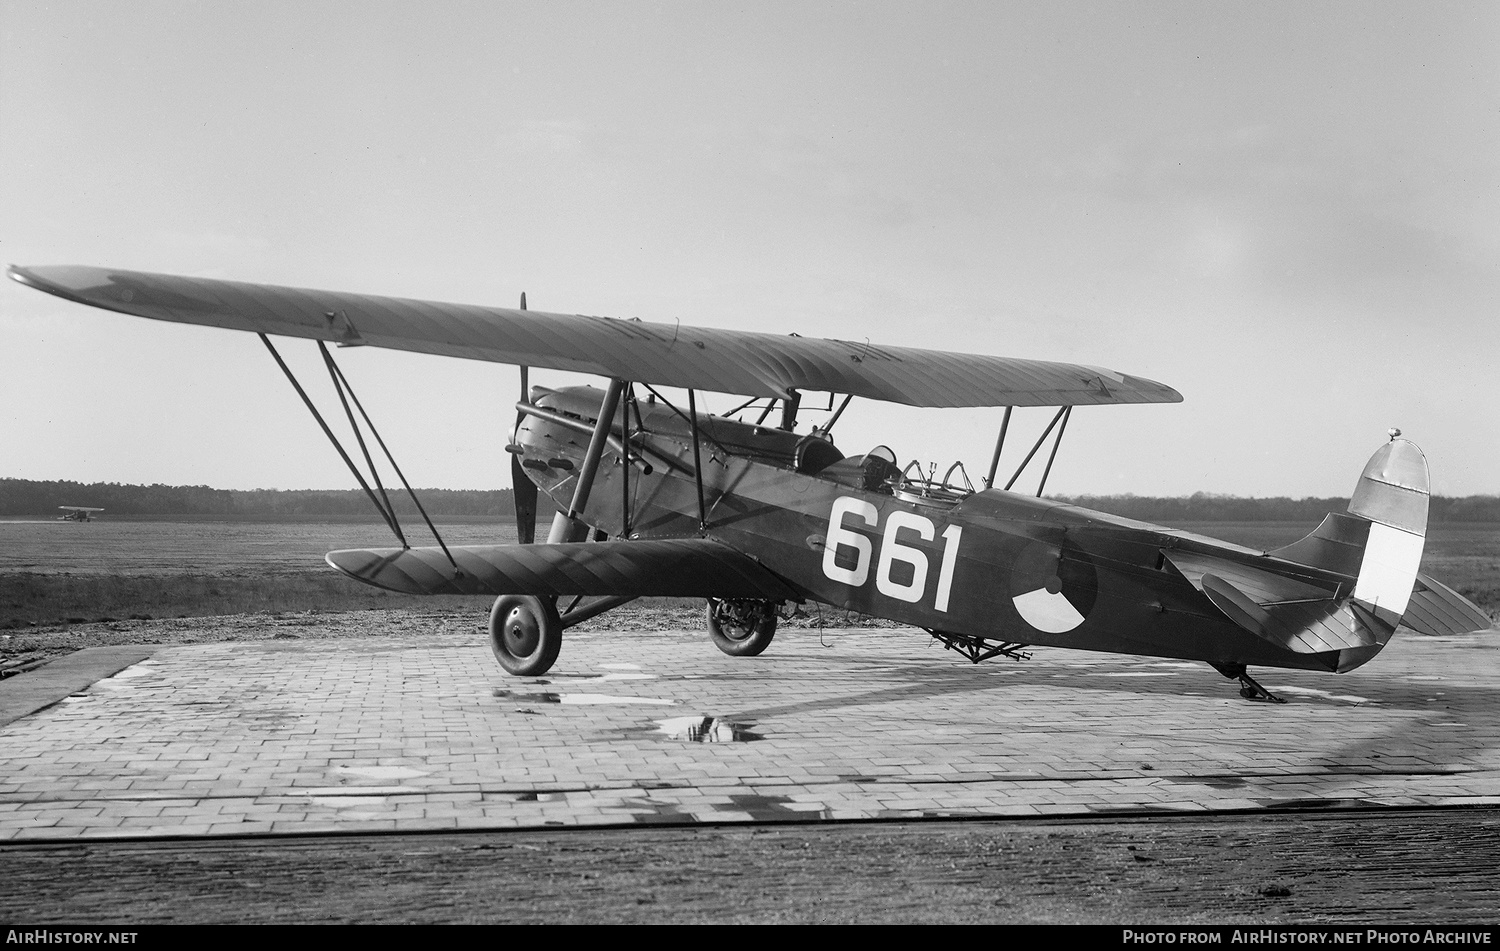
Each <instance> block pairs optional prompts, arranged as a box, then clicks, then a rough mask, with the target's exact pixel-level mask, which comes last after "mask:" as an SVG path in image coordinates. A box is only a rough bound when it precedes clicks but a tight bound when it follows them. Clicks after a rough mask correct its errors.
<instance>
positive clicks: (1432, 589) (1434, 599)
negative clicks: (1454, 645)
mask: <svg viewBox="0 0 1500 951" xmlns="http://www.w3.org/2000/svg"><path fill="white" fill-rule="evenodd" d="M1401 625H1402V626H1403V627H1409V628H1411V629H1412V630H1414V631H1416V632H1417V633H1419V634H1433V635H1449V634H1469V633H1472V632H1474V631H1487V630H1489V629H1490V628H1491V627H1492V626H1494V622H1493V621H1491V620H1490V619H1489V617H1488V616H1487V615H1486V614H1485V613H1484V612H1483V611H1481V610H1480V609H1479V606H1478V605H1476V604H1475V603H1474V602H1473V601H1470V600H1469V599H1468V598H1466V597H1464V596H1463V595H1461V594H1459V593H1458V592H1457V591H1454V590H1453V589H1452V588H1450V587H1448V586H1447V585H1445V584H1443V583H1442V582H1441V581H1438V580H1437V579H1436V578H1430V577H1428V576H1427V575H1424V574H1419V575H1417V585H1416V588H1415V589H1414V590H1413V591H1412V593H1411V601H1410V603H1408V604H1407V605H1406V614H1405V615H1404V616H1403V617H1402V618H1401Z"/></svg>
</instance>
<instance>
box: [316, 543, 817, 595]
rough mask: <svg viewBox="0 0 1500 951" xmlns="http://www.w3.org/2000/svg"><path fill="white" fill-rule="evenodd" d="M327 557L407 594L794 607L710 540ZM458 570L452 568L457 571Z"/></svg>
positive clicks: (749, 565) (770, 581)
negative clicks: (760, 602) (755, 601)
mask: <svg viewBox="0 0 1500 951" xmlns="http://www.w3.org/2000/svg"><path fill="white" fill-rule="evenodd" d="M448 551H449V552H451V553H452V555H453V560H452V561H449V559H448V556H447V555H446V554H444V553H443V550H442V549H441V548H376V549H350V550H346V551H332V552H329V553H328V555H327V559H328V563H329V564H330V565H332V566H333V567H335V568H337V569H338V570H340V571H342V572H343V573H344V574H346V575H348V576H349V577H351V578H354V579H355V580H357V581H363V582H364V583H365V584H371V585H375V586H376V587H378V588H387V589H389V590H391V591H400V592H403V593H406V594H487V595H501V594H531V595H544V596H545V595H628V596H638V597H703V598H764V599H767V600H773V601H784V600H788V599H793V600H795V599H797V598H798V594H797V592H796V591H795V590H794V589H793V588H792V587H790V586H789V585H788V584H787V583H786V582H784V581H782V580H781V578H779V577H778V576H776V575H775V574H772V573H771V572H770V571H769V570H768V569H766V568H765V567H763V566H762V565H761V564H760V562H758V561H756V560H755V559H754V558H751V557H750V556H748V555H744V554H741V553H740V552H738V551H736V550H735V549H733V548H730V547H729V546H728V545H725V544H723V543H721V542H716V541H714V540H712V539H708V538H673V539H651V540H645V541H613V542H570V543H566V544H556V545H474V546H469V547H459V548H450V549H448ZM455 563H456V565H457V568H456V569H455Z"/></svg>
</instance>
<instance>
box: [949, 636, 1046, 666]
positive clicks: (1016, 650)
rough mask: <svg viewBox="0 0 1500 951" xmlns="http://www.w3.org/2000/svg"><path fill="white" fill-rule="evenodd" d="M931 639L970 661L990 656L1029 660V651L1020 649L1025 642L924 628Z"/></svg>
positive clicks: (977, 660) (977, 661)
mask: <svg viewBox="0 0 1500 951" xmlns="http://www.w3.org/2000/svg"><path fill="white" fill-rule="evenodd" d="M925 630H926V631H927V633H928V634H931V635H932V636H933V639H934V640H936V641H937V642H938V643H940V644H942V645H943V647H944V648H946V649H947V650H950V651H958V652H959V653H960V654H962V655H963V656H965V657H967V658H968V659H969V661H970V662H971V663H975V664H977V663H979V662H980V661H982V660H989V659H990V658H992V657H1009V658H1010V659H1011V660H1030V659H1031V652H1030V651H1026V650H1022V648H1024V647H1027V646H1028V645H1026V644H1020V643H1016V642H1013V641H997V640H992V639H990V638H988V637H976V636H974V635H972V634H950V633H949V632H947V631H934V630H932V629H931V628H926V629H925Z"/></svg>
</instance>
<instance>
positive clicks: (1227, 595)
mask: <svg viewBox="0 0 1500 951" xmlns="http://www.w3.org/2000/svg"><path fill="white" fill-rule="evenodd" d="M1162 555H1163V556H1165V557H1166V559H1167V561H1168V562H1169V563H1170V564H1171V565H1172V567H1173V568H1176V569H1177V571H1178V572H1179V573H1180V574H1181V575H1182V576H1183V577H1184V578H1186V579H1187V580H1188V581H1189V582H1191V583H1192V585H1193V587H1195V588H1197V589H1198V590H1199V591H1201V592H1203V595H1204V596H1205V597H1207V598H1208V600H1209V601H1211V602H1212V603H1213V605H1214V606H1215V607H1216V608H1218V609H1219V610H1220V611H1222V612H1223V613H1224V615H1225V616H1226V617H1228V618H1229V619H1230V620H1231V621H1233V622H1234V623H1235V624H1237V625H1239V626H1240V627H1242V628H1244V629H1245V630H1247V631H1249V632H1250V633H1252V634H1255V635H1256V636H1258V637H1261V638H1264V639H1265V640H1267V641H1270V642H1271V643H1272V644H1275V645H1276V646H1278V647H1281V648H1284V649H1286V650H1289V651H1295V652H1296V653H1298V654H1319V653H1323V652H1325V651H1335V650H1344V649H1346V648H1354V647H1371V646H1375V645H1378V644H1383V643H1384V642H1385V640H1387V639H1388V638H1389V637H1390V634H1391V630H1377V629H1376V628H1375V626H1374V625H1373V624H1372V623H1371V622H1370V620H1369V617H1368V615H1366V616H1363V617H1362V616H1359V615H1356V614H1355V612H1354V611H1352V610H1351V609H1350V607H1349V606H1348V604H1347V602H1346V600H1345V599H1343V598H1339V597H1337V594H1338V592H1337V588H1336V587H1334V588H1324V587H1321V586H1319V585H1317V584H1313V583H1310V582H1308V581H1305V580H1302V579H1298V578H1289V577H1286V576H1285V575H1280V574H1277V573H1275V572H1272V571H1268V570H1265V569H1262V568H1256V567H1252V566H1250V565H1245V564H1241V563H1239V562H1236V561H1231V560H1229V559H1227V558H1219V557H1216V556H1214V555H1206V554H1199V553H1194V552H1183V551H1174V550H1169V549H1164V550H1163V551H1162Z"/></svg>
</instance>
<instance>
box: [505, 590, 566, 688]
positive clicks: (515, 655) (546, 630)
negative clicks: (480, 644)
mask: <svg viewBox="0 0 1500 951" xmlns="http://www.w3.org/2000/svg"><path fill="white" fill-rule="evenodd" d="M562 632H563V626H562V621H561V620H560V619H559V618H558V616H557V605H556V604H555V603H553V601H552V599H551V598H537V597H533V596H531V595H522V594H503V595H501V596H500V597H498V598H496V599H495V606H494V607H492V608H490V650H492V651H494V652H495V659H496V660H498V661H499V662H500V666H501V667H504V668H505V670H506V672H507V673H512V674H515V675H517V676H520V677H538V676H541V675H542V674H545V673H546V672H547V671H549V670H551V669H552V664H553V663H554V662H556V660H557V652H558V651H559V650H561V649H562Z"/></svg>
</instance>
